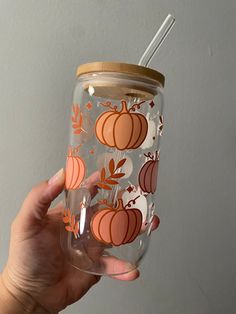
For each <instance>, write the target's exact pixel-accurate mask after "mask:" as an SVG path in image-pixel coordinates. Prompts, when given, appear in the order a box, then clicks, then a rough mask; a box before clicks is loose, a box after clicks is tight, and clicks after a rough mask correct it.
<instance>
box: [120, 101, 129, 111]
mask: <svg viewBox="0 0 236 314" xmlns="http://www.w3.org/2000/svg"><path fill="white" fill-rule="evenodd" d="M121 104H122V108H121V111H120V113H126V112H128V109H127V103H126V101H125V100H122V101H121Z"/></svg>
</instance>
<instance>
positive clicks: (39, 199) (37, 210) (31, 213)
mask: <svg viewBox="0 0 236 314" xmlns="http://www.w3.org/2000/svg"><path fill="white" fill-rule="evenodd" d="M64 182H65V174H64V169H63V168H62V169H61V170H59V171H58V172H57V173H56V174H55V175H54V176H53V177H52V178H51V179H50V180H48V181H43V182H41V183H40V184H38V185H36V186H35V187H33V188H32V190H31V191H30V193H29V194H28V195H27V197H26V199H25V200H24V202H23V204H22V207H21V209H20V211H19V213H18V215H17V217H16V220H15V222H14V224H15V225H17V227H18V228H20V230H21V231H27V230H32V227H33V226H34V227H35V226H42V221H43V218H44V217H45V216H46V215H47V211H48V208H49V207H50V205H51V202H52V201H53V200H54V199H55V198H56V197H57V196H58V195H59V194H60V193H61V192H62V191H63V188H64Z"/></svg>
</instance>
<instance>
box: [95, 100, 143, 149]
mask: <svg viewBox="0 0 236 314" xmlns="http://www.w3.org/2000/svg"><path fill="white" fill-rule="evenodd" d="M142 103H143V102H142ZM121 104H122V109H121V111H120V112H119V111H117V110H116V107H113V108H111V107H110V108H111V109H112V110H109V111H106V112H104V113H102V114H101V115H100V116H99V117H98V119H97V121H96V126H95V131H96V136H97V138H98V140H99V141H100V142H101V143H102V144H104V145H107V146H109V147H116V148H117V149H119V150H124V149H135V148H138V147H139V146H140V145H141V144H142V143H143V141H144V140H145V138H146V135H147V130H148V123H147V120H146V118H145V116H144V115H143V114H141V113H131V112H130V111H131V110H132V111H135V105H137V106H138V108H140V104H141V103H140V104H135V105H133V106H132V107H131V108H130V109H129V110H128V109H127V103H126V101H125V100H122V101H121Z"/></svg>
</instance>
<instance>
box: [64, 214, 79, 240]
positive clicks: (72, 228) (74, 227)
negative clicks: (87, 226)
mask: <svg viewBox="0 0 236 314" xmlns="http://www.w3.org/2000/svg"><path fill="white" fill-rule="evenodd" d="M62 220H63V222H64V223H65V224H68V225H67V226H65V229H66V230H67V231H69V232H73V233H74V236H75V238H76V239H77V238H78V236H79V222H78V221H77V222H76V221H75V215H74V214H71V211H70V209H69V208H68V209H67V211H66V210H64V216H63V218H62Z"/></svg>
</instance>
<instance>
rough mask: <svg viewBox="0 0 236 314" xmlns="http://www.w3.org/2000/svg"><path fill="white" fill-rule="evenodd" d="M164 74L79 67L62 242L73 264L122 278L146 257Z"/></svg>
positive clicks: (121, 66) (120, 66) (100, 65)
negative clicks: (121, 275) (121, 276)
mask: <svg viewBox="0 0 236 314" xmlns="http://www.w3.org/2000/svg"><path fill="white" fill-rule="evenodd" d="M163 87H164V76H163V75H162V74H161V73H159V72H157V71H155V70H153V69H150V68H145V67H142V66H138V65H132V64H125V63H115V62H94V63H89V64H84V65H81V66H80V67H79V68H78V70H77V81H76V85H75V89H74V95H73V105H72V107H71V114H70V125H69V127H70V140H69V146H68V152H67V159H66V183H65V210H64V212H63V223H62V226H61V245H62V248H63V250H64V252H65V254H66V255H67V257H68V260H69V262H70V263H71V264H72V265H73V266H74V267H76V268H78V269H80V270H83V271H85V272H89V273H93V274H98V275H113V276H115V275H120V274H124V273H127V272H129V271H132V270H133V269H135V268H136V267H138V265H139V263H140V261H141V260H142V258H143V256H144V255H145V253H146V251H147V248H148V244H149V240H150V231H151V226H152V220H153V217H154V210H155V193H156V190H157V174H158V167H159V153H160V148H159V146H160V137H161V136H162V129H163V94H162V88H163Z"/></svg>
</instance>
